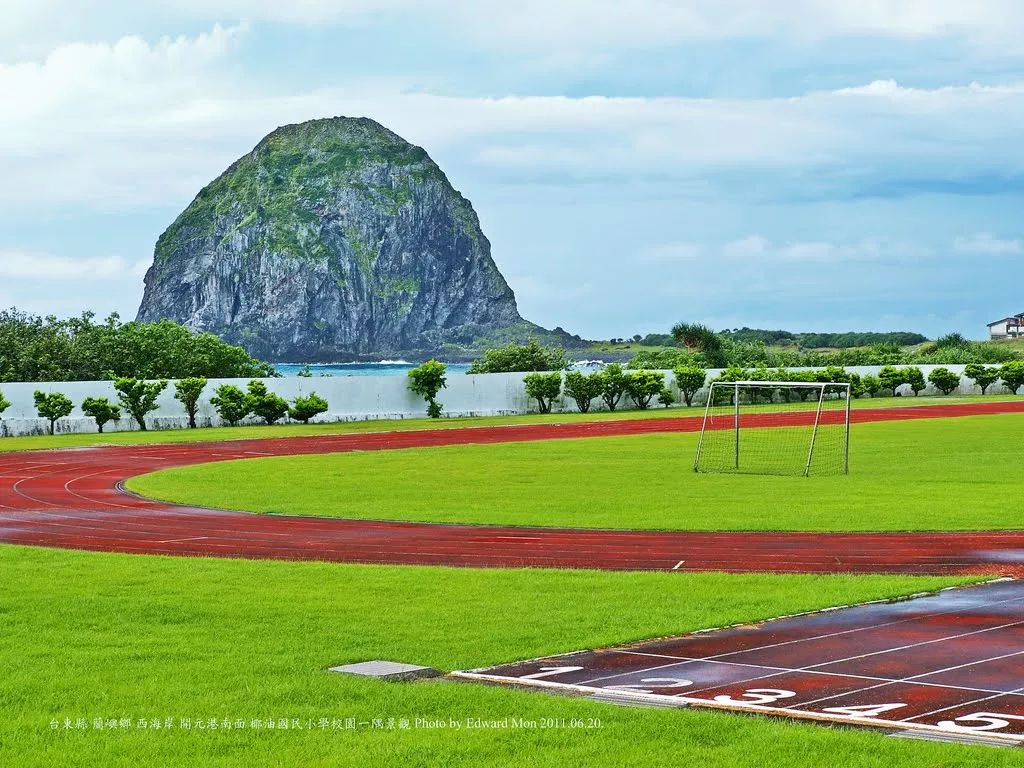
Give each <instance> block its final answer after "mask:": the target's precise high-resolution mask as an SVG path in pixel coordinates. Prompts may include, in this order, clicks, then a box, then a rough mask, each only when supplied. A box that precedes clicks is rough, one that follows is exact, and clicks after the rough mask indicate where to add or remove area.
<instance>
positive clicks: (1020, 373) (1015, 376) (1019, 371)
mask: <svg viewBox="0 0 1024 768" xmlns="http://www.w3.org/2000/svg"><path fill="white" fill-rule="evenodd" d="M999 378H1000V379H1002V380H1003V384H1005V385H1006V388H1007V389H1008V390H1010V391H1011V392H1013V394H1015V395H1016V394H1017V390H1018V389H1020V388H1021V386H1024V361H1021V360H1014V361H1012V362H1009V363H1004V364H1003V366H1002V367H1001V368H1000V369H999ZM2 400H3V398H2V397H0V401H2ZM2 412H3V407H2V406H0V413H2Z"/></svg>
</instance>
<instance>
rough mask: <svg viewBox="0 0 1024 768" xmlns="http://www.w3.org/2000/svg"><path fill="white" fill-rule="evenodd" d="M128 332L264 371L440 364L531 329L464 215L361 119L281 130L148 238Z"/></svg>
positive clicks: (442, 181) (402, 149) (394, 142)
mask: <svg viewBox="0 0 1024 768" xmlns="http://www.w3.org/2000/svg"><path fill="white" fill-rule="evenodd" d="M138 317H139V319H140V320H143V321H154V320H159V319H160V318H170V319H172V320H176V321H178V322H180V323H183V324H185V325H187V326H189V327H190V328H192V329H194V330H197V331H210V332H212V333H215V334H217V335H218V336H220V337H221V338H223V339H225V340H226V341H229V342H232V343H235V344H240V345H242V346H243V347H245V348H246V349H247V350H248V351H249V352H250V353H252V354H254V355H256V356H258V357H261V358H263V359H267V360H271V361H282V360H290V361H300V362H301V361H337V360H345V359H354V358H355V357H358V356H360V355H385V356H386V355H391V354H406V353H413V354H415V353H416V352H417V351H420V352H422V353H423V354H431V353H436V352H442V353H443V350H444V349H445V348H446V345H454V346H456V347H459V346H462V347H465V346H473V345H474V344H478V343H479V342H480V340H481V339H501V340H507V339H509V338H515V337H525V336H527V335H529V334H530V333H532V332H534V331H541V332H543V331H542V329H539V328H537V326H533V325H532V324H530V323H527V322H526V321H524V320H523V319H522V317H520V315H519V312H518V309H517V307H516V299H515V295H514V294H513V292H512V289H511V288H509V286H508V283H506V282H505V279H504V278H503V277H502V275H501V273H500V272H499V271H498V268H497V266H495V263H494V261H493V259H492V258H491V250H490V243H489V242H488V240H487V238H486V237H484V234H483V232H482V231H481V229H480V222H479V220H478V218H477V215H476V213H475V211H474V210H473V206H472V205H471V204H470V202H469V201H468V200H467V199H466V198H464V197H463V196H462V195H461V194H459V192H457V191H456V190H455V189H454V188H453V187H452V185H451V183H450V182H449V181H448V179H447V177H446V176H445V175H444V173H443V172H442V171H441V169H440V168H439V167H438V166H437V164H436V163H434V161H433V160H431V159H430V157H428V156H427V153H426V152H425V151H424V150H423V149H421V148H420V147H417V146H414V145H412V144H410V143H409V142H407V141H405V140H404V139H402V138H401V137H399V136H397V135H396V134H394V133H392V132H391V131H389V130H387V129H386V128H384V127H383V126H381V125H380V124H378V123H376V122H374V121H373V120H369V119H366V118H345V117H338V118H332V119H326V120H313V121H310V122H307V123H301V124H299V125H289V126H285V127H283V128H279V129H277V130H276V131H274V132H273V133H271V134H270V135H268V136H267V137H266V138H264V139H263V140H262V141H261V142H260V143H259V144H258V145H257V146H256V148H255V149H253V150H252V151H251V152H250V153H249V154H247V155H245V156H244V157H242V158H240V159H239V160H238V161H236V162H235V163H234V164H233V165H231V167H230V168H228V169H227V170H226V171H225V172H224V173H223V174H221V175H220V176H219V177H218V178H217V179H216V180H215V181H213V182H212V183H211V184H209V185H208V186H207V187H205V188H204V189H203V190H202V191H201V192H200V193H199V194H198V195H197V196H196V198H195V200H193V201H192V203H191V205H189V206H188V208H186V209H185V211H184V212H182V214H181V215H180V216H178V218H177V219H175V221H174V223H173V224H171V226H170V227H168V229H167V231H165V232H164V233H163V234H162V235H161V236H160V238H159V240H158V241H157V244H156V250H155V255H154V260H153V265H152V267H150V269H149V271H148V272H147V274H146V290H145V295H144V297H143V300H142V305H141V307H140V309H139V315H138Z"/></svg>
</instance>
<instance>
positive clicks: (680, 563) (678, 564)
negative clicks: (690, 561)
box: [672, 560, 686, 571]
mask: <svg viewBox="0 0 1024 768" xmlns="http://www.w3.org/2000/svg"><path fill="white" fill-rule="evenodd" d="M685 562H686V561H685V560H680V561H679V562H678V563H676V564H675V565H673V566H672V570H673V571H678V570H679V569H680V568H681V567H682V565H683V563H685Z"/></svg>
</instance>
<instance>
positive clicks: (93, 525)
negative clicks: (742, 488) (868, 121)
mask: <svg viewBox="0 0 1024 768" xmlns="http://www.w3.org/2000/svg"><path fill="white" fill-rule="evenodd" d="M994 413H1024V403H1021V402H1002V403H995V402H991V403H980V404H963V405H944V406H922V407H901V408H878V409H858V410H855V411H854V412H853V417H854V421H855V422H869V421H883V420H891V419H914V418H938V417H943V418H948V417H955V416H968V415H978V414H994ZM780 417H783V418H780ZM807 418H808V413H807V412H801V413H790V414H778V413H776V414H771V416H770V419H771V423H772V424H776V425H778V424H780V423H792V424H802V423H806V419H807ZM785 420H788V422H787V421H785ZM700 423H701V419H700V418H699V417H683V418H659V419H639V420H622V421H605V422H591V423H572V424H546V425H521V426H505V427H481V428H468V429H433V430H422V431H406V432H389V433H373V434H345V435H325V436H316V437H295V438H275V439H261V440H242V441H230V442H205V443H189V444H168V445H148V446H108V447H97V448H83V449H68V450H58V451H30V452H19V453H0V542H8V543H12V544H32V545H40V546H52V547H66V548H73V549H87V550H97V551H109V552H128V553H148V554H165V555H203V556H218V557H247V558H275V559H289V560H325V561H335V562H361V563H393V564H428V565H435V564H443V565H460V566H479V567H580V568H598V569H607V570H678V571H690V570H720V571H735V572H745V571H770V572H779V573H782V572H789V573H834V572H853V573H877V572H893V573H895V572H898V573H921V574H960V573H1001V574H1010V575H1012V574H1024V532H1016V531H1010V532H986V533H964V532H956V533H839V534H830V533H749V532H722V533H716V532H683V531H673V532H662V531H607V530H580V529H565V528H522V527H514V526H471V525H442V524H434V523H399V522H388V521H372V520H349V519H338V518H308V517H283V516H282V517H278V516H273V515H254V514H248V513H243V512H228V511H222V510H212V509H200V508H189V507H180V506H175V505H173V504H166V503H161V502H155V501H149V500H146V499H140V498H138V497H135V496H132V495H131V494H128V493H126V492H124V491H123V490H122V489H121V486H120V484H121V483H122V482H123V481H124V480H125V479H127V478H129V477H133V476H135V475H139V474H143V473H146V472H152V471H155V470H159V469H165V468H168V467H177V466H185V465H190V464H200V463H206V462H212V461H224V460H229V459H245V458H257V457H260V456H286V455H301V454H317V453H334V452H346V451H369V450H392V449H399V448H414V447H430V446H443V445H455V444H486V443H503V442H520V441H527V440H546V439H565V438H583V437H601V436H617V435H641V434H650V433H655V432H683V431H695V430H698V429H699V428H700ZM751 424H752V425H754V423H753V422H751Z"/></svg>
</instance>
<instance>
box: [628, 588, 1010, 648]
mask: <svg viewBox="0 0 1024 768" xmlns="http://www.w3.org/2000/svg"><path fill="white" fill-rule="evenodd" d="M981 588H983V585H982V586H979V587H965V588H964V589H981ZM941 595H942V593H941V592H940V593H937V594H936V595H930V596H929V597H938V596H941ZM922 599H928V598H922ZM902 602H909V601H902ZM1016 602H1024V595H1022V596H1021V597H1008V598H1005V599H1002V600H994V601H992V602H990V603H984V604H983V605H981V606H979V607H980V608H989V607H992V606H997V605H1002V604H1003V603H1016ZM871 605H875V604H874V603H866V604H865V605H864V607H868V606H871ZM859 607H861V606H856V605H854V606H843V607H842V608H824V609H821V610H819V611H812V612H810V613H807V614H800V615H798V616H792V617H791V616H786V617H783V618H781V619H769V620H768V621H766V622H764V624H765V625H772V624H773V623H774V622H776V621H789V620H791V619H799V618H803V617H805V616H811V617H813V616H817V615H821V614H826V613H832V612H835V611H838V610H843V611H845V610H851V611H852V610H855V609H857V608H859ZM958 613H959V609H955V608H954V609H950V610H946V611H934V612H932V613H921V614H916V615H914V616H909V617H907V618H904V619H895V620H893V621H884V622H882V623H881V624H871V625H866V626H863V627H854V628H852V629H843V630H839V631H838V632H826V633H824V634H820V635H811V636H809V637H799V638H797V639H795V640H783V641H781V642H778V643H768V644H767V645H754V646H751V647H750V648H743V649H741V650H738V651H727V652H725V653H716V654H713V655H711V656H707V657H704V658H706V659H723V658H725V657H727V656H735V655H738V654H741V653H750V652H752V651H764V650H768V649H770V648H781V647H783V646H786V645H794V644H796V643H807V642H813V641H815V640H825V639H827V638H831V637H840V636H842V635H849V634H852V633H854V632H864V631H867V630H871V629H881V628H882V627H891V626H895V625H897V624H906V623H908V622H912V621H920V620H921V619H931V618H934V617H936V616H951V615H957V614H958ZM723 629H724V630H728V629H731V628H730V627H724V628H723ZM719 631H722V630H718V629H714V630H702V631H700V632H696V633H692V634H690V635H687V636H684V637H682V638H680V639H681V640H693V639H703V638H704V637H708V636H711V634H712V633H714V632H719ZM608 650H619V649H615V648H609V649H608ZM627 652H628V651H623V653H627ZM647 655H650V656H663V657H664V658H666V659H671V658H679V659H686V658H690V657H688V656H676V657H674V656H672V655H671V654H647ZM837 661H842V659H838V660H837ZM825 663H829V664H831V663H833V662H825Z"/></svg>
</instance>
